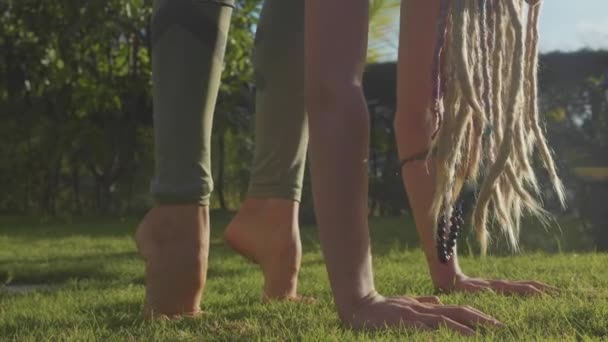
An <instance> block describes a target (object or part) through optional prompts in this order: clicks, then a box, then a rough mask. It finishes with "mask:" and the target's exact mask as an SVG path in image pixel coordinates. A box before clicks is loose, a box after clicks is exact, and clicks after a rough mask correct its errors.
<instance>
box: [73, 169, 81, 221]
mask: <svg viewBox="0 0 608 342" xmlns="http://www.w3.org/2000/svg"><path fill="white" fill-rule="evenodd" d="M72 195H73V197H72V198H73V200H74V203H73V204H72V205H73V207H72V210H73V211H74V213H75V214H76V215H82V199H81V198H80V165H78V163H73V164H72Z"/></svg>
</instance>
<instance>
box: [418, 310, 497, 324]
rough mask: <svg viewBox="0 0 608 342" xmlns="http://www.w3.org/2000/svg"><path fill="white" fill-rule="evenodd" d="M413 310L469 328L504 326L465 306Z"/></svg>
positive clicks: (494, 319) (490, 317) (488, 316)
mask: <svg viewBox="0 0 608 342" xmlns="http://www.w3.org/2000/svg"><path fill="white" fill-rule="evenodd" d="M414 310H416V311H418V312H422V313H426V314H434V315H441V316H445V317H448V318H450V319H452V320H454V321H456V322H458V323H461V324H464V325H467V326H469V327H475V326H477V325H480V324H487V325H492V326H504V324H502V323H501V322H500V321H499V320H497V319H496V318H494V317H492V316H490V315H487V314H485V313H483V312H481V311H478V310H474V309H473V308H471V307H467V306H455V305H454V306H452V305H445V306H436V307H432V308H429V307H426V306H419V307H418V306H416V307H414Z"/></svg>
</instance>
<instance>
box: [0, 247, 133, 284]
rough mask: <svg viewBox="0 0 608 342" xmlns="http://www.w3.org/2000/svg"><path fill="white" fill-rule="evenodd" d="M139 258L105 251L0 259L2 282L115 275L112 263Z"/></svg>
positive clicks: (44, 281) (54, 281) (55, 281)
mask: <svg viewBox="0 0 608 342" xmlns="http://www.w3.org/2000/svg"><path fill="white" fill-rule="evenodd" d="M136 259H137V254H136V253H135V252H119V253H104V254H93V255H83V256H70V257H63V256H62V257H50V258H36V259H29V260H26V261H22V260H19V259H18V258H14V259H8V260H6V261H2V262H0V282H1V283H4V284H11V285H24V284H28V285H32V284H54V285H56V284H63V283H65V282H67V281H70V280H84V279H86V280H89V279H98V280H107V279H108V278H110V279H112V278H115V276H116V275H115V273H114V272H112V269H111V268H110V269H108V267H107V266H108V265H110V266H112V265H116V264H120V263H123V262H127V261H133V260H136Z"/></svg>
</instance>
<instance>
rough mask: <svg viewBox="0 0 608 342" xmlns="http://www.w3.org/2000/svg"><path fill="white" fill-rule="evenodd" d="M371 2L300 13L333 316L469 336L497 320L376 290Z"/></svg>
mask: <svg viewBox="0 0 608 342" xmlns="http://www.w3.org/2000/svg"><path fill="white" fill-rule="evenodd" d="M368 6H369V2H368V1H367V0H357V1H355V2H353V1H352V0H332V1H327V0H310V1H307V2H306V11H305V13H306V24H305V27H306V49H305V51H306V80H307V83H306V94H307V106H308V110H309V119H310V121H309V122H310V134H311V140H310V155H311V172H312V185H313V198H314V204H315V211H316V215H317V221H318V228H319V237H320V240H321V247H322V250H323V255H324V257H325V262H326V266H327V272H328V275H329V279H330V284H331V288H332V291H333V295H334V302H335V304H336V307H337V310H338V315H339V317H340V318H341V320H342V321H343V322H344V323H345V324H347V325H349V326H351V327H353V328H356V329H361V328H366V329H373V328H384V327H387V326H389V327H390V326H393V327H395V326H405V327H411V328H416V329H436V328H438V327H439V326H447V327H448V328H450V329H453V330H456V331H458V332H460V333H462V334H466V335H471V334H474V333H475V330H474V329H475V328H476V327H477V326H478V324H491V325H496V326H498V325H501V323H500V322H498V321H497V320H496V319H494V318H492V317H490V316H488V315H485V314H483V313H481V312H479V311H477V310H475V309H472V308H469V307H461V306H444V305H441V304H439V303H421V302H420V301H418V300H416V299H415V298H410V297H393V298H387V297H384V296H382V295H380V294H379V293H377V292H376V290H375V287H374V281H373V273H372V266H371V251H370V242H369V228H368V223H367V191H368V179H367V157H368V146H369V122H368V120H369V115H368V113H367V107H366V105H365V99H364V97H363V91H362V88H361V79H362V73H363V69H364V65H365V54H366V47H367V41H366V39H365V38H366V37H367V20H368ZM345 8H348V11H344V9H345ZM338 17H339V18H340V25H336V24H335V18H338Z"/></svg>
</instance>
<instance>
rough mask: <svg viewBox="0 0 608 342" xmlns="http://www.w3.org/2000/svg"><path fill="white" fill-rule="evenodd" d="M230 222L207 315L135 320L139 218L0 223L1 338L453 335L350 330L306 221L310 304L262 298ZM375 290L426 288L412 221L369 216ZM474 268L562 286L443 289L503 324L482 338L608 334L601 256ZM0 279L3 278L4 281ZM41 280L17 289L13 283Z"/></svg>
mask: <svg viewBox="0 0 608 342" xmlns="http://www.w3.org/2000/svg"><path fill="white" fill-rule="evenodd" d="M228 219H229V217H228V216H226V215H216V217H215V218H214V221H213V222H214V226H213V232H212V240H211V253H210V266H209V275H208V276H209V277H208V279H209V280H208V285H207V288H206V289H205V295H204V299H203V302H202V306H203V309H204V310H205V312H206V315H205V316H203V317H202V318H199V319H196V320H179V321H173V322H146V321H144V320H142V318H141V316H140V312H141V309H142V305H141V303H142V299H143V294H144V288H143V271H144V269H143V263H142V261H141V260H140V259H139V258H138V256H137V255H136V253H135V250H134V244H133V238H132V236H133V231H134V228H135V225H136V223H137V221H136V220H123V221H119V220H115V221H107V222H102V221H95V222H94V223H86V222H78V223H69V224H53V223H47V224H39V223H35V222H31V223H27V222H24V220H20V219H0V341H5V340H6V341H12V340H15V341H63V340H70V341H114V340H116V341H268V340H276V341H288V340H289V341H292V340H297V341H367V340H374V341H376V340H377V341H396V340H407V341H417V340H420V341H429V340H433V341H453V340H459V339H461V337H459V336H456V335H455V334H452V333H450V332H449V331H447V330H442V331H439V332H433V333H417V332H412V331H407V330H393V331H376V332H366V333H361V332H353V331H351V330H349V329H346V328H344V327H343V326H341V325H340V323H339V321H338V319H337V316H336V314H335V312H334V308H333V304H332V300H331V295H330V292H329V285H328V281H327V276H326V273H325V267H324V264H323V260H322V257H321V253H320V248H319V243H318V240H317V236H316V230H315V229H313V228H312V227H304V228H303V240H304V241H303V243H304V257H303V265H302V266H303V267H302V272H301V275H300V290H301V293H303V294H305V295H309V296H313V297H316V298H317V301H316V302H315V303H313V304H294V303H272V304H263V303H262V302H261V288H262V278H261V275H260V273H259V272H258V270H257V268H256V267H255V265H252V264H250V263H248V262H247V261H245V260H244V259H242V258H241V257H239V256H237V255H235V254H233V253H232V252H231V251H230V250H229V249H228V248H227V247H226V246H225V245H224V243H223V241H222V240H221V238H220V237H221V232H222V229H223V228H224V226H225V225H226V223H227V222H228ZM371 225H372V239H373V251H374V256H375V258H374V268H375V276H376V286H377V288H378V290H379V291H380V292H381V293H383V294H392V295H399V294H404V295H405V294H407V295H428V294H432V293H433V288H432V286H431V283H430V280H429V277H428V276H427V271H426V265H425V263H424V259H423V256H422V252H421V251H420V250H419V249H418V248H417V242H416V237H415V232H414V227H413V226H412V224H411V222H410V221H409V220H408V219H407V218H379V219H372V221H371ZM462 265H463V268H464V270H466V272H467V273H469V274H470V275H483V276H487V277H509V278H514V279H515V278H517V279H537V280H541V281H545V282H548V283H551V284H554V285H556V286H558V287H560V288H563V289H565V290H566V291H564V293H562V294H560V295H558V296H555V297H536V298H517V297H503V296H493V295H489V294H483V295H461V294H454V295H441V296H440V297H441V299H442V300H443V302H444V303H452V304H468V305H471V306H474V307H476V308H479V309H480V310H482V311H484V312H486V313H489V314H491V315H493V316H495V317H497V318H498V319H500V320H502V321H503V322H504V323H506V324H507V326H508V328H505V329H502V330H496V331H485V332H483V333H482V334H480V335H479V337H478V339H480V340H507V341H533V340H549V341H580V340H583V341H586V340H604V341H606V340H608V271H607V265H608V255H605V254H599V253H579V254H575V253H572V252H568V253H555V254H543V253H533V252H528V253H524V254H521V255H517V256H508V257H487V258H485V259H478V258H475V257H463V258H462ZM2 284H3V285H2ZM36 284H37V285H40V284H44V285H47V286H48V287H41V288H38V289H37V290H34V291H27V292H23V293H19V292H18V291H17V290H15V289H16V288H18V287H17V286H15V285H36Z"/></svg>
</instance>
